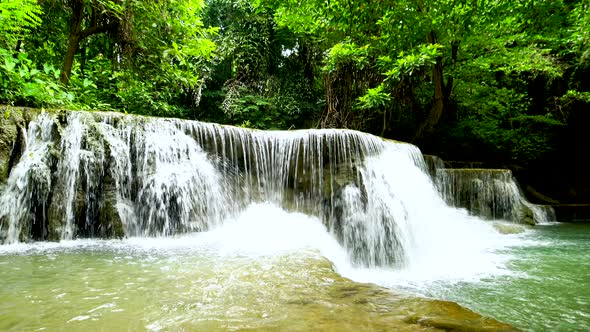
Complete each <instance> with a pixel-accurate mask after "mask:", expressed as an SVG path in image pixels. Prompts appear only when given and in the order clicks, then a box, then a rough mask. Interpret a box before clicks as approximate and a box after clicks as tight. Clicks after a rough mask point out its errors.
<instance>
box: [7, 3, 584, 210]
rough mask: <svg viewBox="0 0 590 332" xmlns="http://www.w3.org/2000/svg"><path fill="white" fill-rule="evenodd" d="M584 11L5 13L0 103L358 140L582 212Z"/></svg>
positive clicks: (340, 6) (84, 9) (61, 6)
mask: <svg viewBox="0 0 590 332" xmlns="http://www.w3.org/2000/svg"><path fill="white" fill-rule="evenodd" d="M589 45H590V0H581V1H575V0H556V1H550V0H518V1H508V0H493V1H492V0H489V1H488V0H432V1H426V0H398V1H393V0H374V1H364V0H297V1H295V0H236V1H229V0H170V1H157V0H147V1H137V0H39V1H36V0H2V2H0V104H7V105H12V106H29V107H51V108H71V109H85V110H120V111H124V112H127V113H133V114H142V115H153V116H167V117H179V118H186V119H195V120H200V121H212V122H218V123H223V124H232V125H238V126H243V127H250V128H258V129H301V128H327V127H335V128H350V129H357V130H362V131H365V132H370V133H373V134H376V135H380V136H383V137H385V138H391V139H397V140H402V141H407V142H412V143H414V144H416V145H418V146H419V147H420V148H421V149H422V151H423V152H424V153H429V154H436V155H439V156H441V157H442V158H444V159H447V160H460V161H474V160H475V161H481V162H483V165H485V166H487V167H509V168H511V169H513V171H515V173H516V175H517V176H518V178H519V180H520V182H521V184H523V187H524V188H525V189H527V190H526V191H527V192H528V194H529V195H530V196H531V197H529V198H530V199H532V200H533V201H537V202H557V201H559V202H569V203H587V202H589V201H590V172H588V170H587V168H588V167H587V161H586V160H587V159H588V157H587V154H588V147H589V146H590V133H589V129H590V47H589Z"/></svg>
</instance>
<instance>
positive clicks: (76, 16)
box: [59, 0, 84, 85]
mask: <svg viewBox="0 0 590 332" xmlns="http://www.w3.org/2000/svg"><path fill="white" fill-rule="evenodd" d="M70 6H71V8H72V18H71V20H70V35H69V36H68V48H67V49H66V54H65V56H64V63H63V67H62V69H61V72H60V74H59V81H60V82H61V83H62V84H63V85H68V83H69V82H70V75H71V74H72V66H73V65H74V56H75V55H76V52H77V51H78V45H79V44H80V31H81V29H82V13H83V10H84V3H83V1H82V0H72V1H71V2H70Z"/></svg>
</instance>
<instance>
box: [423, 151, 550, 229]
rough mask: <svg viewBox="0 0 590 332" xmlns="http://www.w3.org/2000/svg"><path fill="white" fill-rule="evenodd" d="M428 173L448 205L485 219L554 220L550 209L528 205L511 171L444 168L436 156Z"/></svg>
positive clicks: (526, 221)
mask: <svg viewBox="0 0 590 332" xmlns="http://www.w3.org/2000/svg"><path fill="white" fill-rule="evenodd" d="M426 159H427V164H428V169H429V173H430V175H431V177H432V178H433V181H434V182H435V184H436V186H437V189H438V190H439V192H440V193H441V195H442V197H443V198H444V199H445V201H446V202H447V204H449V205H451V206H455V207H461V208H466V209H468V210H469V211H470V212H471V213H472V214H474V215H476V216H479V217H482V218H485V219H502V220H508V221H512V222H518V223H527V224H539V223H546V222H548V221H554V220H555V213H554V212H553V209H552V208H551V207H550V206H542V205H536V204H532V203H530V202H528V201H527V200H526V198H525V197H524V195H523V194H522V191H521V190H520V187H519V186H518V183H517V182H516V180H515V179H514V177H513V176H512V172H511V171H510V170H509V169H482V168H445V166H444V162H443V161H442V160H441V159H440V158H438V157H435V156H429V157H428V158H426Z"/></svg>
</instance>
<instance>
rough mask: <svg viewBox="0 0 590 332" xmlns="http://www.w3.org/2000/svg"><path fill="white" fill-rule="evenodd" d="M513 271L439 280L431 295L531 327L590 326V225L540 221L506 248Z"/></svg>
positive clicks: (586, 328)
mask: <svg viewBox="0 0 590 332" xmlns="http://www.w3.org/2000/svg"><path fill="white" fill-rule="evenodd" d="M506 253H507V254H508V255H510V256H511V257H512V259H511V260H510V261H509V262H508V264H507V267H508V269H509V270H510V271H511V272H512V273H510V274H509V275H504V276H498V277H491V278H485V279H483V280H481V281H478V282H459V283H455V284H435V285H432V286H431V289H430V290H427V291H425V292H424V293H425V294H426V295H429V296H432V297H437V298H445V299H448V300H451V301H456V302H458V303H460V304H463V305H465V306H467V307H469V308H471V309H473V310H475V311H477V312H479V313H482V314H484V315H489V316H492V317H494V318H496V319H499V320H500V321H504V322H508V323H511V324H513V325H514V326H516V327H518V328H521V329H523V330H528V331H590V224H588V223H586V224H566V223H564V224H557V223H556V224H551V225H540V226H537V227H535V228H534V230H532V231H531V232H529V233H527V234H526V235H525V236H524V243H523V245H522V246H516V247H513V248H510V249H506Z"/></svg>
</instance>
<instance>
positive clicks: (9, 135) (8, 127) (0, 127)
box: [0, 108, 25, 184]
mask: <svg viewBox="0 0 590 332" xmlns="http://www.w3.org/2000/svg"><path fill="white" fill-rule="evenodd" d="M24 125H25V123H24V118H23V116H22V111H20V110H16V109H14V110H13V109H8V108H0V184H3V183H6V179H7V178H8V174H9V172H10V164H11V155H12V154H13V153H15V154H16V150H17V149H18V146H17V145H18V144H19V128H20V127H23V126H24ZM14 157H17V156H14Z"/></svg>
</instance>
